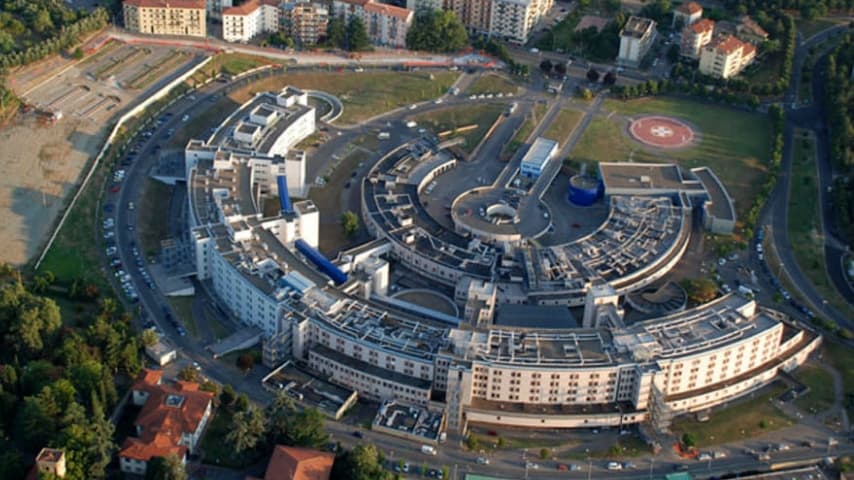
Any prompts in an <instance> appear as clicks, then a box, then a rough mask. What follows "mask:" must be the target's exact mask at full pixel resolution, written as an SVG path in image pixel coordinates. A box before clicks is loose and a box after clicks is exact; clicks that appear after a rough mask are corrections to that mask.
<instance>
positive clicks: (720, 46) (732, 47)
mask: <svg viewBox="0 0 854 480" xmlns="http://www.w3.org/2000/svg"><path fill="white" fill-rule="evenodd" d="M746 45H747V44H746V43H744V42H742V41H741V40H739V39H737V38H735V37H734V36H732V35H727V36H726V37H723V38H721V39H719V40H718V41H716V42H712V43H711V44H709V46H710V47H711V48H714V49H715V50H717V51H718V53H722V54H724V55H729V54H731V53H733V52H735V51H736V50H738V49H739V48H744V47H745V46H746ZM742 53H744V52H742Z"/></svg>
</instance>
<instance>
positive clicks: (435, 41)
mask: <svg viewBox="0 0 854 480" xmlns="http://www.w3.org/2000/svg"><path fill="white" fill-rule="evenodd" d="M466 45H468V33H466V29H465V26H463V24H462V22H460V19H459V18H457V15H456V14H455V13H454V12H453V11H442V10H426V9H425V10H419V11H418V13H417V14H416V15H415V20H414V21H413V22H412V26H410V27H409V31H408V32H407V34H406V47H407V48H409V49H410V50H425V51H428V52H443V53H444V52H456V51H458V50H462V49H463V48H465V47H466Z"/></svg>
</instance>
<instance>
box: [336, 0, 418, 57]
mask: <svg viewBox="0 0 854 480" xmlns="http://www.w3.org/2000/svg"><path fill="white" fill-rule="evenodd" d="M332 9H333V12H334V13H335V15H336V16H337V17H339V18H343V19H344V21H345V22H349V21H350V17H352V16H354V15H355V16H357V17H359V18H360V19H361V20H362V22H364V24H365V28H366V29H367V31H368V37H370V39H371V43H373V44H375V45H386V46H390V47H401V48H402V47H405V46H406V34H407V33H408V32H409V27H410V26H411V25H412V20H413V18H414V14H413V12H412V10H409V9H408V8H402V7H396V6H394V5H388V4H385V3H379V2H375V1H374V0H334V1H333V2H332Z"/></svg>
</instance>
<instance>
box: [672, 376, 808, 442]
mask: <svg viewBox="0 0 854 480" xmlns="http://www.w3.org/2000/svg"><path fill="white" fill-rule="evenodd" d="M785 390H786V388H785V387H784V386H782V385H778V384H774V385H772V386H771V387H766V388H764V389H762V390H760V391H759V392H758V393H754V397H753V398H749V399H746V400H743V401H740V402H739V403H737V404H735V405H733V406H731V407H728V408H725V409H723V410H713V411H712V414H711V418H710V419H709V421H707V422H698V421H696V420H695V419H694V417H693V416H686V417H683V418H680V419H677V420H676V421H675V422H673V426H672V430H673V433H674V434H676V435H677V436H679V437H681V436H682V434H683V433H686V432H687V433H692V434H693V435H694V438H696V441H697V447H699V448H704V447H708V446H711V445H719V444H724V443H729V442H733V441H738V440H741V439H745V438H753V437H756V436H759V435H761V434H763V433H765V432H769V431H772V430H777V429H780V428H785V427H789V426H792V425H794V422H792V421H791V420H789V418H788V417H786V416H785V415H784V414H783V412H781V411H780V409H778V408H777V407H776V406H775V405H774V404H773V403H772V400H773V399H775V398H777V397H778V396H780V395H781V394H782V393H783V392H784V391H785ZM763 427H764V428H763Z"/></svg>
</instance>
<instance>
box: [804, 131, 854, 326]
mask: <svg viewBox="0 0 854 480" xmlns="http://www.w3.org/2000/svg"><path fill="white" fill-rule="evenodd" d="M792 141H793V147H794V148H793V149H792V175H791V176H790V183H789V185H790V191H789V219H788V229H789V243H790V244H791V246H792V251H793V253H794V254H795V259H796V260H797V261H798V267H800V269H801V271H802V272H803V273H804V275H806V276H807V278H809V280H810V283H812V284H813V286H814V287H815V289H816V290H817V291H818V293H819V294H821V296H822V298H824V299H826V300H827V301H828V302H830V303H831V304H833V306H835V307H836V308H837V309H838V310H839V311H841V312H843V313H845V314H846V315H848V316H849V317H851V318H854V308H852V307H851V305H850V304H848V302H846V301H845V299H844V298H842V296H841V295H840V294H839V292H838V291H837V290H836V288H835V287H834V286H833V284H831V283H830V278H829V277H828V276H827V266H826V265H825V258H824V234H823V230H822V226H821V212H820V211H819V205H818V202H817V201H808V200H810V199H812V200H815V199H817V198H818V172H817V171H816V167H815V140H814V137H813V134H812V132H805V131H803V130H796V131H795V133H794V138H793V139H792ZM805 200H807V201H805Z"/></svg>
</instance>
